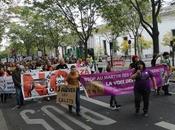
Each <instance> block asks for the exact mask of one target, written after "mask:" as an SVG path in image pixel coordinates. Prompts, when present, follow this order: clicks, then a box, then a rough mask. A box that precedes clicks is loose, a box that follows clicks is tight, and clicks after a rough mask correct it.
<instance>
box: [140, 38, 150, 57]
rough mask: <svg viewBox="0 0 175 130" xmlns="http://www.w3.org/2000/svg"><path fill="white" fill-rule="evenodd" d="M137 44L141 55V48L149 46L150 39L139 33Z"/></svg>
mask: <svg viewBox="0 0 175 130" xmlns="http://www.w3.org/2000/svg"><path fill="white" fill-rule="evenodd" d="M138 45H139V46H140V47H139V48H140V52H141V55H143V50H144V49H149V48H151V45H152V42H151V41H150V40H147V39H146V38H145V37H144V36H142V35H140V36H139V38H138Z"/></svg>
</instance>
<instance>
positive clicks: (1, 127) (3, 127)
mask: <svg viewBox="0 0 175 130" xmlns="http://www.w3.org/2000/svg"><path fill="white" fill-rule="evenodd" d="M0 130H8V128H7V124H6V121H5V119H4V116H3V113H2V111H1V110H0Z"/></svg>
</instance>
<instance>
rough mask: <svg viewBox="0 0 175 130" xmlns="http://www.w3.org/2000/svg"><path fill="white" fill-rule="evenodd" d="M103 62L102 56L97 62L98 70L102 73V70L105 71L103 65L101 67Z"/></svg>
mask: <svg viewBox="0 0 175 130" xmlns="http://www.w3.org/2000/svg"><path fill="white" fill-rule="evenodd" d="M101 64H103V61H102V58H101V57H100V58H99V60H98V63H97V66H98V71H99V72H100V73H102V71H103V67H101Z"/></svg>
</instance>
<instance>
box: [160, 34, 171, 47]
mask: <svg viewBox="0 0 175 130" xmlns="http://www.w3.org/2000/svg"><path fill="white" fill-rule="evenodd" d="M172 40H173V36H172V33H171V32H166V33H165V34H164V35H163V43H162V44H163V45H164V46H170V41H172Z"/></svg>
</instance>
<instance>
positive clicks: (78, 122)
mask: <svg viewBox="0 0 175 130" xmlns="http://www.w3.org/2000/svg"><path fill="white" fill-rule="evenodd" d="M173 86H174V85H171V88H170V89H171V91H172V92H173V93H174V94H175V88H174V87H173ZM174 94H173V95H172V96H164V95H160V96H157V95H154V93H152V94H151V99H150V100H151V101H150V110H149V117H147V118H145V117H143V116H142V115H141V114H140V115H138V116H136V115H135V114H134V112H135V110H134V101H133V95H121V96H118V97H117V100H118V102H119V104H121V105H122V107H121V109H120V110H119V111H117V110H110V109H109V97H108V96H103V97H96V98H93V99H87V98H85V97H84V96H82V99H81V115H82V116H81V117H77V116H76V114H75V113H72V114H70V113H69V112H68V110H67V106H64V105H59V104H56V103H55V99H52V100H51V101H45V100H37V101H27V102H25V105H24V106H23V107H22V108H20V109H17V108H15V99H14V96H13V97H12V99H8V100H7V103H6V104H0V116H1V117H0V130H91V129H92V130H165V129H169V130H175V110H174V109H175V95H174ZM6 127H7V128H6Z"/></svg>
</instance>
